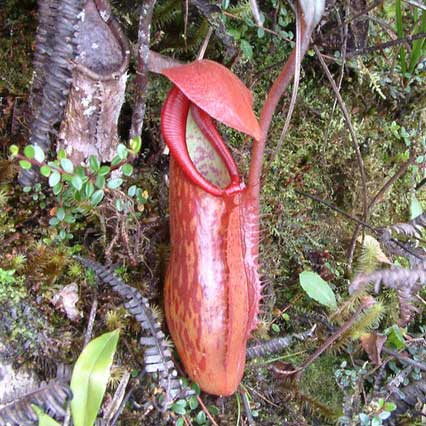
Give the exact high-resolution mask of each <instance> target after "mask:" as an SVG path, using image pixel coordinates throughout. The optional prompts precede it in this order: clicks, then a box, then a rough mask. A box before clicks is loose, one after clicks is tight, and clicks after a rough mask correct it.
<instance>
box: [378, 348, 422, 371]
mask: <svg viewBox="0 0 426 426" xmlns="http://www.w3.org/2000/svg"><path fill="white" fill-rule="evenodd" d="M382 351H383V352H385V353H387V354H389V355H392V356H393V357H394V358H396V359H397V360H399V361H401V362H403V363H405V364H409V365H412V366H413V367H415V368H418V369H419V370H423V371H426V365H424V364H422V363H421V362H418V361H416V360H414V359H411V358H410V357H408V356H407V355H404V354H401V353H399V352H395V351H392V350H390V349H388V348H386V347H383V349H382Z"/></svg>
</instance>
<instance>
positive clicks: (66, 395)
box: [0, 380, 72, 426]
mask: <svg viewBox="0 0 426 426" xmlns="http://www.w3.org/2000/svg"><path fill="white" fill-rule="evenodd" d="M71 398H72V392H71V389H70V388H69V387H68V385H66V384H65V383H64V382H60V381H56V380H53V381H51V382H49V383H48V384H46V385H45V386H43V387H41V388H40V389H37V390H36V391H34V392H31V393H28V394H26V395H24V396H22V397H20V398H18V399H16V400H15V401H12V402H9V403H7V404H6V405H5V406H4V407H2V408H0V426H21V425H29V424H35V425H36V424H38V418H37V415H36V413H35V412H34V411H33V409H32V407H31V405H32V404H34V405H37V406H38V407H40V408H41V409H43V411H45V412H46V413H48V414H49V415H51V416H52V417H55V418H56V419H63V418H64V417H65V415H66V410H65V404H66V402H67V401H68V400H70V399H71Z"/></svg>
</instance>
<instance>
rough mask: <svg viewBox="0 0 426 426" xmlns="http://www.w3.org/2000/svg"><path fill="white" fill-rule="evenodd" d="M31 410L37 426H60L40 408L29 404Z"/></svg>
mask: <svg viewBox="0 0 426 426" xmlns="http://www.w3.org/2000/svg"><path fill="white" fill-rule="evenodd" d="M31 408H32V409H33V411H34V412H35V413H36V415H37V417H38V426H61V424H60V423H58V422H57V421H56V420H55V419H53V418H52V417H50V416H49V415H48V414H46V413H45V412H44V411H43V410H42V409H41V408H40V407H37V405H34V404H31Z"/></svg>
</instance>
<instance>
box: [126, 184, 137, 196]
mask: <svg viewBox="0 0 426 426" xmlns="http://www.w3.org/2000/svg"><path fill="white" fill-rule="evenodd" d="M137 189H138V187H137V186H136V185H132V186H131V187H130V188H129V189H128V190H127V195H128V196H129V197H134V196H135V195H136V190H137Z"/></svg>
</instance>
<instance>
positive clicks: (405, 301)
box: [349, 268, 426, 326]
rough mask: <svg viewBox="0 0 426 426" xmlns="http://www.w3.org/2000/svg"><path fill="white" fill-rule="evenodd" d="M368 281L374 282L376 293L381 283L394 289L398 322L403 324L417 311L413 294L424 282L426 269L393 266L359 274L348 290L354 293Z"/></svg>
mask: <svg viewBox="0 0 426 426" xmlns="http://www.w3.org/2000/svg"><path fill="white" fill-rule="evenodd" d="M369 283H374V288H375V291H376V293H377V292H379V290H380V286H381V285H384V286H385V287H388V288H392V289H394V290H396V292H397V294H398V299H399V305H400V319H399V324H400V325H401V326H405V325H407V324H408V323H409V322H410V320H411V317H412V315H413V313H414V312H416V311H417V309H416V307H415V306H414V302H415V296H416V294H417V293H418V292H419V290H420V288H421V286H423V285H425V284H426V269H425V268H413V269H403V268H393V269H384V270H379V271H375V272H372V273H371V274H359V275H357V276H356V277H355V279H354V280H353V281H352V283H351V285H350V286H349V291H350V292H351V293H354V292H356V291H358V290H360V289H362V288H364V287H365V286H367V285H368V284H369Z"/></svg>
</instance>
